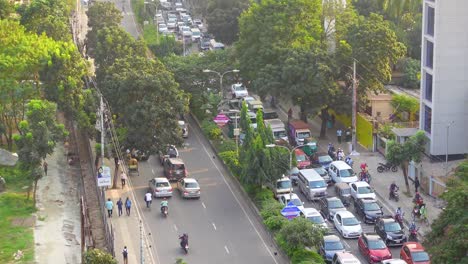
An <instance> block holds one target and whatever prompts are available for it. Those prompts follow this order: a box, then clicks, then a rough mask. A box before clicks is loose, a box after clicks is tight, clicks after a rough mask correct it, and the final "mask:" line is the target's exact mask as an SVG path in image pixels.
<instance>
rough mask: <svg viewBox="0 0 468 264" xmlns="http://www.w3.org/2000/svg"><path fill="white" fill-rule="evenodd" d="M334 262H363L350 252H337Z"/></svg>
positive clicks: (349, 263)
mask: <svg viewBox="0 0 468 264" xmlns="http://www.w3.org/2000/svg"><path fill="white" fill-rule="evenodd" d="M332 264H361V261H359V259H358V258H356V257H355V256H354V255H353V254H351V253H349V252H337V253H335V256H333V259H332Z"/></svg>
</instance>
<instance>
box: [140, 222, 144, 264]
mask: <svg viewBox="0 0 468 264" xmlns="http://www.w3.org/2000/svg"><path fill="white" fill-rule="evenodd" d="M142 225H143V224H142V223H141V219H140V264H144V263H145V256H144V255H143V228H142Z"/></svg>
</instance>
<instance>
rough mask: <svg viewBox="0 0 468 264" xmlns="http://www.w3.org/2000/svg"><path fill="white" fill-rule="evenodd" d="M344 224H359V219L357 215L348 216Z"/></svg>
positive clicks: (344, 219)
mask: <svg viewBox="0 0 468 264" xmlns="http://www.w3.org/2000/svg"><path fill="white" fill-rule="evenodd" d="M343 225H345V226H354V225H359V221H358V220H357V219H356V217H347V218H343Z"/></svg>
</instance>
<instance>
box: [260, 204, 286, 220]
mask: <svg viewBox="0 0 468 264" xmlns="http://www.w3.org/2000/svg"><path fill="white" fill-rule="evenodd" d="M281 209H283V205H282V204H281V203H279V202H277V201H275V200H266V201H264V202H263V203H262V209H261V210H260V215H261V216H262V218H263V220H267V219H268V218H270V217H273V216H281V217H283V216H282V215H281Z"/></svg>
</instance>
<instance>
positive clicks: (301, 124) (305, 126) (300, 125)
mask: <svg viewBox="0 0 468 264" xmlns="http://www.w3.org/2000/svg"><path fill="white" fill-rule="evenodd" d="M289 124H290V125H291V126H293V127H294V128H295V129H309V125H308V124H306V123H305V122H304V121H302V120H291V121H289Z"/></svg>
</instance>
